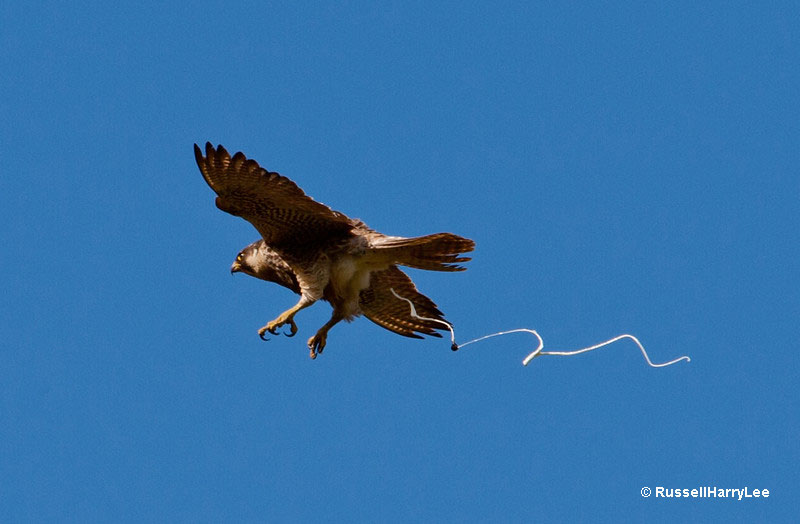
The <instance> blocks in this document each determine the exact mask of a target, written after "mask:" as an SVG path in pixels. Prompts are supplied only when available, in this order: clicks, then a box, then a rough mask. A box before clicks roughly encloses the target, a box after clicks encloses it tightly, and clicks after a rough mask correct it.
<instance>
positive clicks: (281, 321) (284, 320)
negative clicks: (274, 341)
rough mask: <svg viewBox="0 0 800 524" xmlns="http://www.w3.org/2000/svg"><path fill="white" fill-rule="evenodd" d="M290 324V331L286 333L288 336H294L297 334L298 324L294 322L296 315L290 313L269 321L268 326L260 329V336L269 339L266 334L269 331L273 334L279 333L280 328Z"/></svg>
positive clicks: (262, 338)
mask: <svg viewBox="0 0 800 524" xmlns="http://www.w3.org/2000/svg"><path fill="white" fill-rule="evenodd" d="M286 324H289V330H290V333H284V334H285V335H286V336H287V337H293V336H295V335H296V334H297V324H295V323H294V317H292V316H290V315H281V316H279V317H278V318H276V319H275V320H273V321H272V322H269V323H268V324H267V325H266V326H264V327H262V328H261V329H259V330H258V336H259V337H261V340H267V338H266V337H265V336H264V334H265V333H266V332H267V331H269V332H270V333H272V334H273V335H279V333H278V328H279V327H281V326H283V325H286Z"/></svg>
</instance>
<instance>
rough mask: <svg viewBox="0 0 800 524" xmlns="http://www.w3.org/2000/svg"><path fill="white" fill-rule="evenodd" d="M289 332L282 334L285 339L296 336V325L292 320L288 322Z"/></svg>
mask: <svg viewBox="0 0 800 524" xmlns="http://www.w3.org/2000/svg"><path fill="white" fill-rule="evenodd" d="M289 330H290V331H291V333H284V335H286V336H287V337H293V336H295V335H296V334H297V324H295V323H294V319H292V320H289Z"/></svg>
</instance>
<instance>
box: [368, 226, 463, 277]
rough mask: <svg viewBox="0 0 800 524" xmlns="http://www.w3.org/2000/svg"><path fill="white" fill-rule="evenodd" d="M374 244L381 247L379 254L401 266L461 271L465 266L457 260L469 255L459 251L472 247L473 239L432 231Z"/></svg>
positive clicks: (388, 239) (378, 247)
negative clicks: (463, 255)
mask: <svg viewBox="0 0 800 524" xmlns="http://www.w3.org/2000/svg"><path fill="white" fill-rule="evenodd" d="M375 247H376V248H377V249H379V250H380V251H381V255H383V256H385V257H387V258H389V259H391V261H392V262H393V263H395V264H399V265H401V266H408V267H414V268H417V269H429V270H432V271H464V270H465V269H466V268H465V267H463V266H460V265H458V264H459V263H461V262H468V261H469V260H472V259H471V258H469V257H462V256H460V254H461V253H467V252H469V251H472V250H473V249H475V242H473V241H472V240H470V239H468V238H464V237H460V236H458V235H454V234H452V233H435V234H433V235H425V236H423V237H414V238H397V237H394V238H393V237H389V238H387V239H386V240H384V241H382V242H381V243H380V245H379V246H375Z"/></svg>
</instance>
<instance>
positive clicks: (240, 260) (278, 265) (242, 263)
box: [231, 240, 300, 293]
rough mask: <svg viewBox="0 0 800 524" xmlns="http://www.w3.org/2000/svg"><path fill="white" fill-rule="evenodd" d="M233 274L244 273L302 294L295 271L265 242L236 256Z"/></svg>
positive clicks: (259, 241) (260, 242)
mask: <svg viewBox="0 0 800 524" xmlns="http://www.w3.org/2000/svg"><path fill="white" fill-rule="evenodd" d="M233 273H244V274H246V275H250V276H251V277H256V278H260V279H261V280H266V281H268V282H275V283H276V284H280V285H282V286H284V287H287V288H289V289H291V290H292V291H294V292H295V293H300V286H299V285H298V283H297V277H296V276H295V274H294V271H292V269H291V268H290V267H289V264H287V263H286V262H285V261H284V260H283V259H282V258H281V256H280V255H279V254H278V253H277V252H276V251H275V250H274V249H272V248H270V247H269V246H267V244H266V243H265V242H264V241H263V240H258V241H256V242H253V243H252V244H250V245H249V246H247V247H246V248H244V249H242V251H241V252H240V253H239V254H238V255H236V260H234V261H233V264H232V265H231V274H233Z"/></svg>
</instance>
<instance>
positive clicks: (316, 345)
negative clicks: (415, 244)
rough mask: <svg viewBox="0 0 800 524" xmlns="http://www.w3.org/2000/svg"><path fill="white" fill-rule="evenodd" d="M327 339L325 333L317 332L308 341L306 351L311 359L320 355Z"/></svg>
mask: <svg viewBox="0 0 800 524" xmlns="http://www.w3.org/2000/svg"><path fill="white" fill-rule="evenodd" d="M327 338H328V337H327V333H319V332H318V333H317V334H316V335H314V336H313V337H311V338H309V339H308V349H309V350H310V352H311V354H310V355H309V356H310V357H311V358H312V359H315V358H317V355H320V354H322V350H323V349H325V343H326V342H327Z"/></svg>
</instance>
